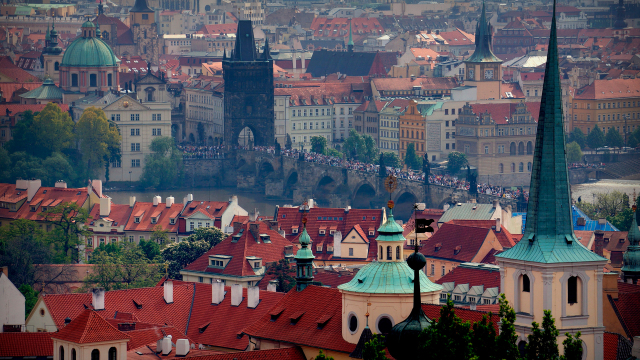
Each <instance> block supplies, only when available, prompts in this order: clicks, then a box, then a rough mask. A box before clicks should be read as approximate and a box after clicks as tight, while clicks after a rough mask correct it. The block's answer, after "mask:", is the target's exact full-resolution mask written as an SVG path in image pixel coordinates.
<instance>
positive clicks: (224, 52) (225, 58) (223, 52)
mask: <svg viewBox="0 0 640 360" xmlns="http://www.w3.org/2000/svg"><path fill="white" fill-rule="evenodd" d="M222 60H227V49H223V50H222Z"/></svg>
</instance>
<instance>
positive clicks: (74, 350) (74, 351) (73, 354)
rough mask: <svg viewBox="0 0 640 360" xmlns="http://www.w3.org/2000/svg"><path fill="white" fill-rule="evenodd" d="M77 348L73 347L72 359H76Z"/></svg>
mask: <svg viewBox="0 0 640 360" xmlns="http://www.w3.org/2000/svg"><path fill="white" fill-rule="evenodd" d="M76 357H77V355H76V349H71V360H76Z"/></svg>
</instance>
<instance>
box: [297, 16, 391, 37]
mask: <svg viewBox="0 0 640 360" xmlns="http://www.w3.org/2000/svg"><path fill="white" fill-rule="evenodd" d="M349 20H351V29H352V34H353V36H354V37H356V36H357V35H359V34H369V33H373V34H377V35H382V34H383V33H384V29H383V28H382V25H380V22H379V21H378V19H376V18H355V17H354V18H352V19H348V18H332V19H329V18H326V17H316V18H315V19H313V22H312V23H311V26H310V29H311V30H312V31H313V32H314V36H316V37H320V38H326V37H332V38H344V37H346V36H349V22H350V21H349ZM320 30H322V32H321V31H320ZM334 30H336V31H334Z"/></svg>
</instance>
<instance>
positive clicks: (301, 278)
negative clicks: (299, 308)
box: [295, 217, 315, 291]
mask: <svg viewBox="0 0 640 360" xmlns="http://www.w3.org/2000/svg"><path fill="white" fill-rule="evenodd" d="M302 224H303V226H304V228H303V229H302V234H300V237H299V238H298V242H299V243H300V246H301V248H300V249H298V252H297V253H296V256H295V259H296V268H297V269H296V289H297V290H298V291H302V290H304V289H305V288H306V287H307V286H309V285H311V284H312V283H313V259H315V256H313V252H311V249H310V248H309V246H311V237H310V236H309V234H308V233H307V218H306V217H305V218H303V219H302Z"/></svg>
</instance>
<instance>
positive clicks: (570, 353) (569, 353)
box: [560, 331, 582, 360]
mask: <svg viewBox="0 0 640 360" xmlns="http://www.w3.org/2000/svg"><path fill="white" fill-rule="evenodd" d="M565 335H566V336H567V338H566V339H564V341H563V342H562V345H564V355H562V356H560V360H582V340H581V339H580V331H578V332H577V333H576V335H575V336H572V335H571V334H569V333H565Z"/></svg>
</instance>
